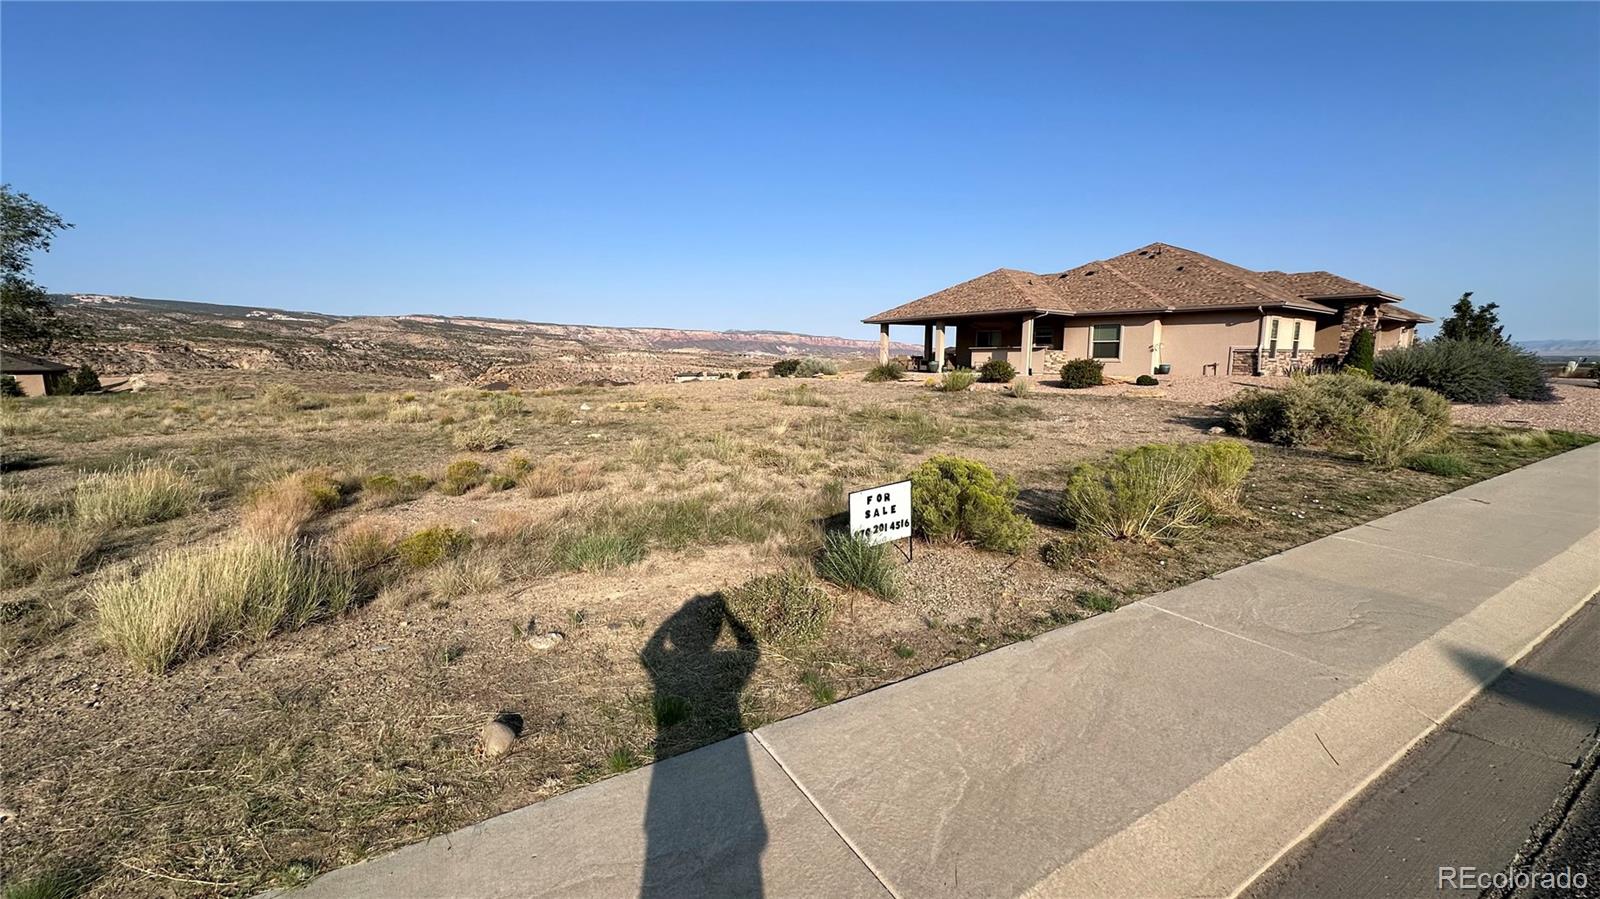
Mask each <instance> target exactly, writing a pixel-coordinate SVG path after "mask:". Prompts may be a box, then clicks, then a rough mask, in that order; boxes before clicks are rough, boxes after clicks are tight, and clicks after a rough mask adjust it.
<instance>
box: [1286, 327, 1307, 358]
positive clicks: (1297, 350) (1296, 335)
mask: <svg viewBox="0 0 1600 899" xmlns="http://www.w3.org/2000/svg"><path fill="white" fill-rule="evenodd" d="M1302 324H1304V323H1303V322H1301V321H1298V320H1296V321H1295V323H1294V343H1292V344H1290V345H1289V348H1290V349H1291V350H1294V354H1295V355H1296V356H1298V355H1300V326H1301V325H1302Z"/></svg>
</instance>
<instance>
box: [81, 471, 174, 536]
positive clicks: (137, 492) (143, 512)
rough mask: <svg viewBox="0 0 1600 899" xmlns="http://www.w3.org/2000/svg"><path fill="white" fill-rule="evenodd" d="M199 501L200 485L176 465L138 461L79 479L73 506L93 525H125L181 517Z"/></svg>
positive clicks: (118, 526) (131, 525)
mask: <svg viewBox="0 0 1600 899" xmlns="http://www.w3.org/2000/svg"><path fill="white" fill-rule="evenodd" d="M199 502H200V490H199V488H198V487H197V486H195V484H194V482H193V481H191V480H190V479H189V478H188V477H187V476H185V475H184V473H183V472H181V471H179V470H178V469H177V468H176V467H175V466H172V465H170V464H164V463H159V462H136V463H134V464H132V465H129V466H126V467H124V468H119V469H115V470H113V471H107V472H100V473H97V474H91V475H89V476H88V477H86V478H84V479H83V480H81V481H79V482H78V485H77V489H76V491H75V492H74V495H73V510H74V513H75V514H76V515H77V517H78V520H79V521H81V522H83V523H84V524H86V525H89V526H91V527H102V528H123V527H134V526H136V525H141V524H152V523H154V522H158V521H167V520H169V519H172V518H177V517H179V516H181V515H185V514H187V513H188V512H190V511H191V510H193V509H194V507H195V506H196V505H198V504H199Z"/></svg>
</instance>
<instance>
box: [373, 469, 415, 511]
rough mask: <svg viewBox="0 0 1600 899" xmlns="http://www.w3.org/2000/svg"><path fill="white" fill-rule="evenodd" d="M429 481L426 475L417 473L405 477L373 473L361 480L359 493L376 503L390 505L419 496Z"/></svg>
mask: <svg viewBox="0 0 1600 899" xmlns="http://www.w3.org/2000/svg"><path fill="white" fill-rule="evenodd" d="M431 483H432V482H431V481H429V480H428V478H427V477H426V476H424V475H419V474H410V475H406V476H405V477H399V476H396V475H392V474H387V473H384V474H375V475H371V476H369V477H367V478H366V479H364V480H363V481H362V482H361V493H362V495H364V496H366V497H367V498H368V499H369V500H371V501H372V502H373V503H374V504H376V505H380V506H390V505H394V504H395V503H402V502H405V501H406V500H410V499H415V498H417V497H418V496H421V495H422V492H423V491H425V490H427V489H428V487H429V485H430V484H431Z"/></svg>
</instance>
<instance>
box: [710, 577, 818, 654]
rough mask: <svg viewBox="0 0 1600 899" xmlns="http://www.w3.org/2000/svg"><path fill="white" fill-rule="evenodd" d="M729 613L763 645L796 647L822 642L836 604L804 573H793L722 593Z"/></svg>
mask: <svg viewBox="0 0 1600 899" xmlns="http://www.w3.org/2000/svg"><path fill="white" fill-rule="evenodd" d="M723 601H724V602H725V603H726V604H727V607H728V611H729V613H731V614H732V615H733V616H734V617H735V618H737V619H738V620H739V621H741V622H743V623H744V626H745V627H746V628H748V629H749V631H750V633H751V634H753V635H754V636H755V638H756V639H757V640H758V641H760V642H763V643H776V644H779V645H797V644H802V643H811V642H814V641H816V640H818V639H820V638H821V637H822V635H823V633H824V632H826V630H827V627H828V620H829V619H830V618H832V617H833V602H832V600H830V599H829V598H828V594H827V592H826V591H824V590H823V589H822V588H821V587H818V586H817V585H816V583H815V582H814V581H812V580H811V577H810V576H809V575H807V574H806V573H805V572H804V571H798V570H790V571H785V572H782V573H780V574H769V575H765V576H763V577H758V578H754V579H752V580H749V581H746V582H745V583H743V584H741V585H740V586H738V587H734V588H733V589H731V590H727V591H725V592H724V593H723Z"/></svg>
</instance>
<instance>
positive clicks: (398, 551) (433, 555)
mask: <svg viewBox="0 0 1600 899" xmlns="http://www.w3.org/2000/svg"><path fill="white" fill-rule="evenodd" d="M470 545H472V538H471V537H469V536H467V535H466V534H464V533H462V532H461V531H458V530H456V529H455V528H452V527H448V526H445V525H434V526H432V527H426V528H423V529H422V530H420V531H417V532H415V533H413V534H410V535H408V536H406V537H404V538H402V539H401V540H400V541H399V542H397V543H395V545H394V556H395V559H396V560H398V561H399V562H400V564H401V565H404V566H405V567H407V568H411V569H420V568H427V567H429V566H432V565H436V564H438V563H439V562H442V561H444V560H445V559H448V558H450V557H451V556H454V555H456V554H457V553H459V552H461V551H463V550H465V549H466V548H467V547H468V546H470Z"/></svg>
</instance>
